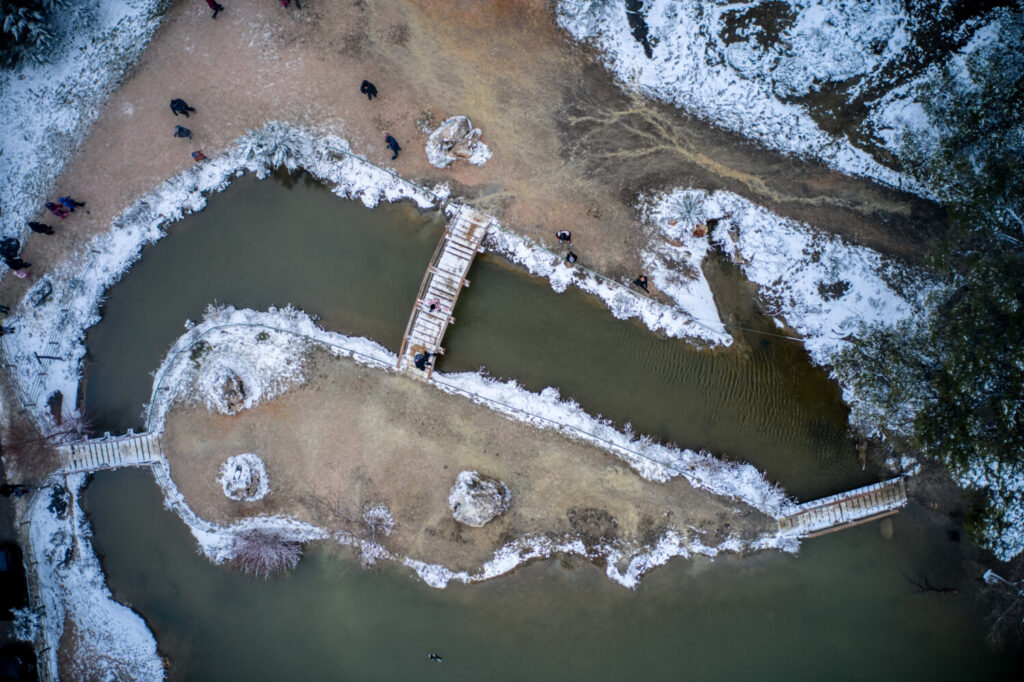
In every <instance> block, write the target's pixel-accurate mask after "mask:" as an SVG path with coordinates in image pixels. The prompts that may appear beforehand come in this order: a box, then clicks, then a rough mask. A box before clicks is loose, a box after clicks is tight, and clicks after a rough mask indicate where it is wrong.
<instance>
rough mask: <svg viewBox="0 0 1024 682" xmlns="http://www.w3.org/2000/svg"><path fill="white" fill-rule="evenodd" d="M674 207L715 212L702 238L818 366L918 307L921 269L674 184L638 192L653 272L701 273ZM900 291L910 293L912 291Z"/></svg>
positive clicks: (849, 397)
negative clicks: (867, 329) (736, 269)
mask: <svg viewBox="0 0 1024 682" xmlns="http://www.w3.org/2000/svg"><path fill="white" fill-rule="evenodd" d="M681 205H687V206H689V207H691V210H692V211H696V213H697V215H698V216H699V217H698V220H700V219H704V218H706V217H711V218H719V219H720V220H719V222H718V223H717V224H716V225H715V228H714V229H713V230H712V231H711V233H710V235H709V238H710V242H711V243H713V244H715V245H716V246H717V247H718V248H720V249H721V250H722V251H723V252H724V253H725V254H727V255H728V256H730V257H732V259H733V260H734V261H735V262H737V263H739V264H740V267H741V269H742V270H743V274H744V275H745V276H746V277H747V279H749V280H750V281H751V282H753V283H754V284H756V285H757V286H758V288H759V292H760V298H761V302H762V307H763V308H764V309H765V312H766V314H768V315H770V316H772V317H773V318H777V322H776V323H777V324H778V320H781V321H783V322H784V324H785V325H786V326H788V327H789V328H792V329H794V330H796V331H797V332H798V333H799V334H800V335H801V336H802V337H803V342H804V347H805V348H806V349H807V352H808V354H809V355H810V357H811V359H812V360H813V361H814V362H815V363H817V364H819V365H824V366H830V365H833V364H834V361H835V358H836V357H837V356H838V355H839V353H840V352H841V351H842V350H843V349H844V348H846V347H847V345H848V344H849V343H850V342H851V340H852V338H853V337H854V336H855V335H856V334H858V333H860V331H861V329H862V328H863V326H864V325H867V326H873V325H892V324H895V323H897V322H899V321H901V320H905V319H908V318H910V317H912V316H921V315H923V314H924V300H925V298H926V297H927V295H928V293H929V292H930V291H931V290H932V289H933V285H932V284H931V283H929V282H928V281H926V280H925V279H924V276H923V273H918V272H915V271H911V270H910V269H909V268H907V267H905V266H900V265H897V264H895V263H893V262H891V261H887V260H885V259H883V258H882V256H881V255H880V254H878V253H877V252H875V251H873V250H871V249H868V248H866V247H863V246H855V245H851V244H848V243H846V242H844V241H843V240H842V239H840V238H838V237H834V236H829V235H825V234H821V233H819V232H817V231H815V230H813V229H812V228H811V227H810V226H808V225H806V224H803V223H798V222H796V221H794V220H790V219H787V218H783V217H780V216H778V215H776V214H774V213H772V212H771V211H769V210H767V209H765V208H763V207H761V206H758V205H757V204H754V203H752V202H750V201H748V200H746V199H744V198H742V197H740V196H738V195H736V194H733V193H731V192H726V191H717V192H713V193H708V192H706V191H703V190H694V189H678V190H675V191H672V192H668V193H664V194H659V195H655V196H650V197H644V198H642V204H641V207H640V208H641V212H642V214H643V215H644V216H645V217H646V219H647V220H648V221H649V222H650V224H651V225H652V226H653V228H654V229H655V230H657V231H658V232H659V233H660V234H661V244H660V245H659V244H658V241H657V239H656V240H655V242H654V243H655V246H653V247H651V248H650V249H649V250H646V251H645V252H644V254H643V256H644V259H645V261H650V262H651V263H652V271H653V270H654V267H655V266H656V267H657V270H658V271H664V270H669V271H672V270H673V269H675V268H679V267H685V268H686V269H687V270H689V271H691V272H695V273H700V271H701V268H700V266H701V263H702V261H703V259H704V257H705V255H706V253H707V248H708V245H707V243H706V240H704V239H702V238H701V239H696V238H694V237H692V235H690V234H688V233H687V230H686V229H682V230H681V227H680V226H681V225H682V224H683V223H682V221H679V220H678V219H677V218H676V216H678V215H679V214H680V209H679V207H680V206H681ZM694 206H695V207H696V208H692V207H694ZM673 220H677V222H676V224H675V225H673V224H672V221H673ZM680 240H681V241H680ZM694 241H698V242H700V243H698V244H694V243H693V242H694ZM675 244H679V245H675ZM701 277H702V276H701ZM904 281H912V282H913V285H912V286H900V287H899V290H897V286H898V284H897V283H900V282H904ZM905 291H913V292H914V293H913V297H912V298H909V297H908V296H907V295H906V293H905ZM834 378H837V379H841V377H834ZM843 398H844V400H846V402H847V403H848V404H851V405H852V406H853V407H854V411H855V412H856V411H857V410H858V405H859V404H860V402H861V401H860V397H859V396H857V395H856V394H855V392H854V391H853V389H852V388H851V387H850V386H848V385H843ZM864 409H868V408H867V406H864Z"/></svg>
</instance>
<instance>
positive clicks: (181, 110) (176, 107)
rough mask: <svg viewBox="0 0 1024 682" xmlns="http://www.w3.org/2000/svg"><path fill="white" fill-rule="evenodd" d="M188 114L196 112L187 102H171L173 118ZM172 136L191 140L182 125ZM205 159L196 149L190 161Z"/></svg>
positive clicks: (188, 132)
mask: <svg viewBox="0 0 1024 682" xmlns="http://www.w3.org/2000/svg"><path fill="white" fill-rule="evenodd" d="M221 9H223V8H221ZM217 11H219V10H215V11H214V19H216V18H217V17H216V14H217ZM190 112H191V113H193V114H194V113H195V112H196V109H195V107H191V106H189V104H188V102H186V101H185V100H183V99H181V98H180V97H176V98H174V99H172V100H171V113H173V114H174V115H175V116H184V117H185V118H188V115H189V113H190ZM174 136H175V137H180V138H182V139H185V140H191V139H192V131H191V130H189V129H188V128H186V127H185V126H183V125H175V126H174ZM205 159H206V154H204V153H203V150H202V149H196V150H195V151H193V152H192V160H193V161H195V162H196V163H199V162H200V161H203V160H205Z"/></svg>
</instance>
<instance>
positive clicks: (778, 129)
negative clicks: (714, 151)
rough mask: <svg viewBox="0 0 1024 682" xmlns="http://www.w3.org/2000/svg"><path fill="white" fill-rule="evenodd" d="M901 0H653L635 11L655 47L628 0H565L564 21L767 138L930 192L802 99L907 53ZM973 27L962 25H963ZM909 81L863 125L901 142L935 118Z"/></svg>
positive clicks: (669, 88)
mask: <svg viewBox="0 0 1024 682" xmlns="http://www.w3.org/2000/svg"><path fill="white" fill-rule="evenodd" d="M904 5H905V3H903V2H901V1H900V0H859V2H845V1H843V0H792V1H790V2H787V3H756V2H755V3H712V2H707V1H698V2H678V1H677V0H652V1H649V2H644V3H643V9H642V10H641V12H640V14H639V15H638V17H640V18H642V20H643V21H644V23H645V24H646V27H647V30H648V44H649V46H650V50H651V56H650V58H648V56H647V55H646V54H645V46H644V45H643V44H642V43H641V41H639V40H637V39H636V38H634V36H633V34H632V33H631V27H630V24H629V17H628V16H627V12H626V7H625V2H608V1H606V0H597V1H595V0H559V2H558V4H557V16H558V23H559V25H560V26H562V27H563V28H564V29H565V30H566V31H567V32H568V33H569V34H570V35H571V36H572V37H573V38H574V39H575V40H577V41H581V42H587V43H589V44H592V45H594V46H595V47H596V48H597V49H598V50H600V52H601V53H602V59H603V60H604V63H605V65H606V66H607V68H608V69H609V70H610V71H611V72H612V73H613V74H614V75H615V76H616V78H617V79H618V80H619V81H620V83H621V84H622V85H623V86H624V87H626V88H629V89H635V90H638V91H640V92H642V93H644V94H646V95H648V96H651V97H655V98H657V99H661V100H664V101H667V102H671V103H672V104H675V105H676V106H678V107H681V108H683V109H686V110H687V111H690V112H692V113H694V114H696V115H697V116H699V117H701V118H703V119H705V120H707V121H710V122H712V123H715V124H717V125H721V126H722V127H724V128H728V129H730V130H733V131H736V132H738V133H740V134H742V135H745V136H747V137H750V138H752V139H754V140H757V141H759V142H761V143H763V144H765V145H767V146H770V147H773V148H775V149H779V150H782V151H784V152H789V153H793V154H798V155H806V156H811V157H815V158H818V159H821V160H822V161H824V162H825V163H827V164H829V165H830V166H832V167H833V168H836V169H837V170H841V171H843V172H845V173H850V174H854V175H861V176H865V177H868V178H872V179H875V180H877V181H879V182H883V183H886V184H889V185H893V186H897V185H901V186H902V187H903V188H905V189H912V190H914V191H918V192H923V190H922V188H921V187H920V186H918V185H917V184H916V183H914V182H913V181H911V180H910V179H909V178H907V177H905V176H903V177H901V176H900V175H899V174H898V173H897V172H895V171H893V170H892V169H890V168H887V167H886V166H884V165H882V164H880V163H878V162H877V161H876V160H875V159H874V158H872V157H871V156H870V155H869V154H868V153H866V152H865V151H863V150H862V149H860V148H858V147H856V146H854V145H853V144H852V143H851V142H850V140H849V139H848V138H847V137H845V136H842V137H835V136H833V135H831V134H829V133H827V132H825V131H824V130H822V129H821V128H820V127H819V125H818V124H817V123H816V122H815V121H814V119H813V118H812V117H811V116H810V114H809V113H808V110H807V109H806V107H804V106H803V105H802V104H799V103H796V100H797V99H798V98H800V97H803V96H805V95H808V94H812V93H815V92H818V91H819V90H820V89H821V88H822V87H823V86H827V85H833V84H844V85H845V84H849V85H848V88H849V89H848V91H847V92H846V94H845V97H846V98H847V99H849V100H853V99H855V98H856V97H858V96H860V95H861V94H862V89H864V88H866V87H868V86H869V85H870V84H871V83H872V82H873V81H874V80H875V79H877V78H884V74H885V72H886V69H887V68H889V67H891V66H892V65H894V64H895V63H896V62H898V61H899V60H900V59H901V58H902V56H903V55H902V53H903V52H904V51H905V50H906V49H907V47H908V45H909V43H910V40H911V31H912V30H913V29H914V28H915V27H914V25H913V23H912V19H911V18H910V17H909V16H908V14H907V10H906V8H905V6H904ZM972 27H976V24H975V23H971V24H970V25H967V26H964V27H963V28H962V29H961V30H962V31H969V30H971V29H972ZM916 94H917V93H916V87H915V86H914V85H911V84H907V85H905V86H903V87H901V88H897V89H893V90H891V91H888V92H886V94H884V95H883V96H882V97H880V98H879V99H877V100H875V101H869V102H867V103H866V106H867V107H868V109H869V110H870V111H871V114H870V116H869V119H868V125H867V126H866V128H867V129H868V130H869V132H870V133H871V134H873V135H874V136H875V137H876V138H877V140H878V142H879V143H880V144H881V145H882V146H884V147H885V148H886V149H887V150H888V151H891V152H898V151H899V145H900V135H901V134H902V131H903V128H904V127H906V126H910V127H914V128H919V127H923V126H925V125H926V121H925V120H924V117H923V112H922V110H921V108H920V106H918V105H917V104H916V102H915V99H914V98H915V97H916Z"/></svg>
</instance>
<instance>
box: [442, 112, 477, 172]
mask: <svg viewBox="0 0 1024 682" xmlns="http://www.w3.org/2000/svg"><path fill="white" fill-rule="evenodd" d="M489 158H491V150H490V149H489V148H488V147H487V145H485V144H484V143H483V142H481V141H480V129H479V128H474V127H473V124H472V123H470V121H469V119H468V118H466V117H465V116H452V117H451V118H449V119H447V120H446V121H444V122H443V123H442V124H441V125H440V126H438V128H437V130H435V131H434V132H432V133H430V137H429V138H428V139H427V160H428V161H430V164H431V165H432V166H434V167H436V168H447V167H448V165H449V164H450V163H451V162H452V161H458V160H459V159H464V160H466V161H469V162H470V163H471V164H473V165H475V166H482V165H483V164H484V163H485V162H486V161H487V159H489Z"/></svg>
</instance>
